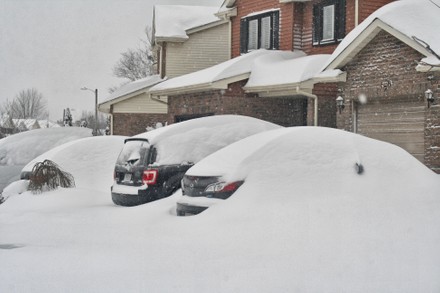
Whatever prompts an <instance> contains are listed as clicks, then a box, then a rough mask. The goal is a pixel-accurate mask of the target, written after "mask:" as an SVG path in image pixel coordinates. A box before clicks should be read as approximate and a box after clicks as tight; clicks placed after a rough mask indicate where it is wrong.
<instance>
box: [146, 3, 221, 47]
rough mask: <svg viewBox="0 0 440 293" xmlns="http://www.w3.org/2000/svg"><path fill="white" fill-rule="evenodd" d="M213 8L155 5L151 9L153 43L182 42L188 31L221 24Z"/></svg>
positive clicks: (215, 9)
mask: <svg viewBox="0 0 440 293" xmlns="http://www.w3.org/2000/svg"><path fill="white" fill-rule="evenodd" d="M218 11H219V8H218V7H215V6H188V5H155V6H154V9H153V31H154V42H163V41H168V42H184V41H186V40H187V39H188V38H189V37H188V30H190V29H195V28H199V27H203V26H209V25H211V26H212V25H216V24H220V23H223V21H222V20H220V19H219V18H218V17H217V16H216V15H215V14H216V13H217V12H218Z"/></svg>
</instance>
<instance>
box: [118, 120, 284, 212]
mask: <svg viewBox="0 0 440 293" xmlns="http://www.w3.org/2000/svg"><path fill="white" fill-rule="evenodd" d="M277 128H281V126H279V125H276V124H273V123H270V122H266V121H263V120H259V119H256V118H252V117H246V116H239V115H218V116H209V117H203V118H198V119H193V120H188V121H184V122H180V123H176V124H172V125H168V126H165V127H162V128H158V129H155V130H152V131H149V132H145V133H142V134H139V135H136V136H133V137H131V138H128V139H126V140H125V145H124V148H123V149H122V151H121V153H120V155H119V157H118V159H117V161H116V165H115V172H114V184H113V186H112V187H111V194H112V200H113V202H114V203H115V204H117V205H122V206H134V205H140V204H144V203H147V202H151V201H154V200H157V199H160V198H164V197H167V196H169V195H171V194H173V193H174V192H175V191H176V190H178V189H179V188H180V182H181V180H182V177H183V175H184V174H185V172H186V171H187V170H188V169H189V168H190V167H191V166H193V165H194V163H197V162H198V161H200V160H201V159H203V158H204V157H206V156H208V155H210V154H212V153H213V152H215V151H217V150H219V149H221V148H223V147H225V146H227V145H229V144H231V143H233V142H236V141H238V140H240V139H243V138H245V137H248V136H250V135H253V134H256V133H259V132H263V131H267V130H273V129H277Z"/></svg>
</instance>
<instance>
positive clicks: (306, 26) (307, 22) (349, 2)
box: [295, 0, 394, 55]
mask: <svg viewBox="0 0 440 293" xmlns="http://www.w3.org/2000/svg"><path fill="white" fill-rule="evenodd" d="M393 1H394V0H376V1H374V0H359V23H361V22H362V21H363V20H365V18H367V17H368V16H369V15H370V14H371V13H373V12H374V11H376V10H377V9H378V8H380V7H382V6H384V5H385V4H388V3H390V2H393ZM319 2H322V0H313V1H310V2H306V3H304V4H302V3H296V4H295V5H297V6H300V5H303V8H302V9H303V13H304V14H303V15H304V16H303V17H304V18H303V28H302V32H303V35H302V50H303V51H304V52H306V53H307V54H309V55H311V54H331V53H332V52H333V51H334V50H335V49H336V47H337V45H338V44H329V45H321V46H313V43H312V30H313V5H314V4H316V3H319ZM345 10H346V16H345V34H346V35H347V34H348V33H349V32H350V31H352V30H353V29H354V28H355V0H346V8H345ZM295 42H296V41H295Z"/></svg>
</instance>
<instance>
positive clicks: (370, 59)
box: [337, 31, 440, 173]
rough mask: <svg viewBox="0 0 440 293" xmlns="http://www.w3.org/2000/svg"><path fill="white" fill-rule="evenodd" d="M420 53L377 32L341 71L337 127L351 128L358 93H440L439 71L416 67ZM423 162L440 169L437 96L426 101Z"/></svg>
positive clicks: (394, 98) (391, 96) (392, 96)
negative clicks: (341, 105) (342, 101)
mask: <svg viewBox="0 0 440 293" xmlns="http://www.w3.org/2000/svg"><path fill="white" fill-rule="evenodd" d="M422 57H423V56H422V55H421V54H420V53H418V52H417V51H415V50H414V49H412V48H410V47H409V46H407V45H406V44H404V43H403V42H401V41H399V40H398V39H396V38H395V37H394V36H392V35H390V34H388V33H386V32H384V31H382V32H380V33H379V34H378V35H377V36H376V37H375V38H374V39H373V40H372V41H371V42H370V43H369V44H368V45H367V46H366V47H365V48H364V49H363V50H362V51H361V52H359V53H358V55H357V56H356V57H355V58H354V59H353V60H352V61H351V62H349V63H348V64H347V65H346V66H345V68H343V70H344V71H346V72H347V82H346V83H343V84H340V85H339V87H340V90H341V91H342V95H343V97H344V98H345V100H346V108H345V110H344V111H343V113H342V114H341V115H339V114H338V115H337V127H338V128H340V129H345V130H348V131H353V121H352V117H351V113H352V102H353V100H354V101H356V100H357V99H358V97H359V95H360V94H364V95H366V97H367V98H368V99H379V100H382V101H385V102H388V103H389V102H394V103H396V106H398V105H400V104H399V101H403V100H405V99H407V100H408V99H413V100H414V101H415V100H420V101H423V100H424V92H425V91H426V89H428V88H430V89H432V90H433V91H434V92H435V96H436V97H439V96H440V89H439V87H440V73H439V72H436V73H421V72H417V71H416V70H415V66H416V64H415V62H414V60H420V59H421V58H422ZM424 132H425V133H424V135H425V164H426V165H427V166H428V167H430V168H431V169H433V170H435V171H436V172H439V173H440V100H439V104H437V105H434V106H431V108H429V109H428V107H427V104H426V103H425V131H424Z"/></svg>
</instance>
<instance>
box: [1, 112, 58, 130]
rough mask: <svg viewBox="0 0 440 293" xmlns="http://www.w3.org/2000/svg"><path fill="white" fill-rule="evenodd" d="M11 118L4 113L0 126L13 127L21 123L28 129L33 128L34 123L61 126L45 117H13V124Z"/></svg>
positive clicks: (45, 125)
mask: <svg viewBox="0 0 440 293" xmlns="http://www.w3.org/2000/svg"><path fill="white" fill-rule="evenodd" d="M9 123H10V120H9V116H8V115H6V114H4V115H1V116H0V127H4V128H11V127H17V126H18V125H20V124H23V125H24V126H26V128H27V129H31V128H32V127H33V126H34V125H36V124H37V123H38V125H39V126H40V128H52V127H60V125H58V124H57V123H56V122H53V121H50V120H47V119H46V120H44V119H12V123H14V125H13V126H11V125H9Z"/></svg>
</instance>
